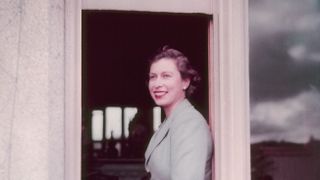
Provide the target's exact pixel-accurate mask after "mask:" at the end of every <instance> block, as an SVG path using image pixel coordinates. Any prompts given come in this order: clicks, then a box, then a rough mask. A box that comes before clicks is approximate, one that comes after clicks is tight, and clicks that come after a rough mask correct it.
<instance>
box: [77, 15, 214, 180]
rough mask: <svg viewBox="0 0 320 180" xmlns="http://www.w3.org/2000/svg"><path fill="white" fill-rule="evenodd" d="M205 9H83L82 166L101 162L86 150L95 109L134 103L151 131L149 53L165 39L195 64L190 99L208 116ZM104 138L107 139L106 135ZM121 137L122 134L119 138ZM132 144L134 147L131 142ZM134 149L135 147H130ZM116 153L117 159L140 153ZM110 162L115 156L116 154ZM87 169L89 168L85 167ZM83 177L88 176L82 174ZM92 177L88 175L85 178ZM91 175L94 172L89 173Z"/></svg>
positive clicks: (150, 133) (140, 155)
mask: <svg viewBox="0 0 320 180" xmlns="http://www.w3.org/2000/svg"><path fill="white" fill-rule="evenodd" d="M209 21H210V17H209V16H207V15H203V14H169V13H146V12H143V13H142V12H122V11H98V10H83V11H82V117H83V119H82V122H83V134H82V136H83V142H82V144H83V162H85V164H83V167H84V169H90V168H92V167H99V166H98V163H96V164H93V165H92V166H90V167H88V161H90V162H91V163H94V162H98V160H99V159H100V161H99V162H100V163H101V162H102V164H103V161H102V159H104V160H105V161H107V160H108V158H107V155H106V156H103V155H101V156H99V157H98V158H96V160H97V161H94V157H93V156H92V153H93V152H92V150H89V149H90V148H88V147H90V146H91V145H92V142H91V140H90V120H91V119H90V118H91V111H92V110H93V109H104V108H105V107H107V106H119V107H130V106H131V107H137V108H138V111H140V112H141V113H142V115H143V118H141V119H140V120H139V121H140V123H141V124H144V125H145V126H146V127H147V129H148V131H147V132H148V133H147V135H146V136H147V138H146V141H145V142H144V144H143V145H141V146H142V147H143V148H145V147H146V145H147V142H148V138H150V136H151V135H152V133H153V131H152V119H151V118H152V108H153V107H154V106H155V105H154V103H153V101H152V99H151V97H150V95H149V93H148V89H147V84H146V82H147V75H148V59H149V58H151V57H152V55H154V53H155V52H156V51H157V50H158V49H159V48H161V47H163V46H164V45H169V46H170V47H172V48H176V49H178V50H180V51H182V52H183V53H184V54H185V55H186V56H187V57H188V58H189V60H190V61H191V64H192V65H193V66H194V67H195V68H196V69H197V70H198V72H199V73H200V75H201V78H202V81H201V83H200V86H199V88H198V89H197V91H196V92H195V94H194V95H193V96H192V97H191V98H190V101H191V102H192V103H193V104H194V105H195V107H196V108H197V109H198V110H199V111H200V112H201V113H202V114H203V115H204V117H206V118H207V119H208V23H209ZM105 141H107V140H105ZM118 141H119V142H121V143H123V141H124V139H120V140H118ZM131 149H132V148H131ZM133 149H134V148H133ZM141 151H142V153H140V154H139V155H137V157H130V158H128V157H119V158H118V159H122V160H121V162H122V163H125V162H130V160H129V159H142V161H143V151H144V149H142V150H141ZM114 162H117V161H116V160H114ZM87 171H88V174H90V170H87ZM84 179H86V178H84ZM89 179H90V178H89ZM91 179H94V178H91Z"/></svg>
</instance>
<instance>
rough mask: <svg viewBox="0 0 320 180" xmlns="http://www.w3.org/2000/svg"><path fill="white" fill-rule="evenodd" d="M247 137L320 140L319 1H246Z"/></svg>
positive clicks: (306, 140)
mask: <svg viewBox="0 0 320 180" xmlns="http://www.w3.org/2000/svg"><path fill="white" fill-rule="evenodd" d="M249 36H250V109H251V110H250V111H251V116H250V117H251V141H252V142H253V143H254V142H261V141H268V140H275V141H289V142H296V143H305V142H308V141H309V139H310V137H311V136H312V137H314V138H316V139H320V0H281V1H279V0H250V1H249Z"/></svg>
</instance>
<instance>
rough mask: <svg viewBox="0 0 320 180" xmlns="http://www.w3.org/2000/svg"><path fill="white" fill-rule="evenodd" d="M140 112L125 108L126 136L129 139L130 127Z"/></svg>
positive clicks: (135, 109)
mask: <svg viewBox="0 0 320 180" xmlns="http://www.w3.org/2000/svg"><path fill="white" fill-rule="evenodd" d="M137 112H138V108H135V107H126V108H124V136H125V138H128V137H129V125H130V122H131V121H132V120H133V118H134V117H135V115H136V114H137Z"/></svg>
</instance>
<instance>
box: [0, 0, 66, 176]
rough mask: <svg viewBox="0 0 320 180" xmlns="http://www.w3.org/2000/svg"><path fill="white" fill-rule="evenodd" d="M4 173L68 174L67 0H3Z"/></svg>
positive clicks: (0, 117) (0, 151)
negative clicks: (65, 85)
mask: <svg viewBox="0 0 320 180" xmlns="http://www.w3.org/2000/svg"><path fill="white" fill-rule="evenodd" d="M0 14H1V15H0V16H1V18H0V179H3V180H29V179H30V180H37V179H41V180H49V179H52V180H53V179H55V180H56V179H63V176H64V31H63V30H64V29H63V27H64V1H63V0H47V1H42V0H33V1H22V0H5V1H1V2H0Z"/></svg>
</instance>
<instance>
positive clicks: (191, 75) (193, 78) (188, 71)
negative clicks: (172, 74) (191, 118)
mask: <svg viewBox="0 0 320 180" xmlns="http://www.w3.org/2000/svg"><path fill="white" fill-rule="evenodd" d="M163 58H167V59H172V60H173V61H174V62H175V63H176V65H177V68H178V70H179V72H180V75H181V77H182V79H190V85H189V87H188V88H187V89H186V96H187V97H190V96H191V95H192V94H193V92H194V91H195V90H196V88H197V86H198V83H199V82H200V80H201V78H200V76H199V74H198V72H197V71H196V70H195V69H194V68H193V67H192V66H191V64H190V61H189V59H188V58H187V57H186V56H185V55H184V54H183V53H182V52H180V51H178V50H176V49H173V48H170V47H169V46H164V47H163V48H162V49H160V50H159V51H158V53H156V55H154V56H153V58H151V59H150V61H149V68H150V66H151V65H152V64H153V63H155V62H157V61H159V60H160V59H163Z"/></svg>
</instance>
